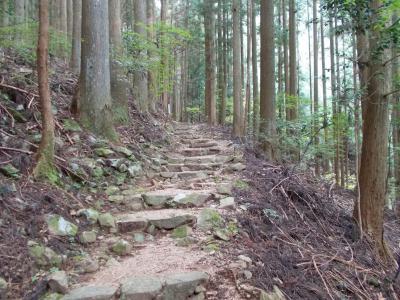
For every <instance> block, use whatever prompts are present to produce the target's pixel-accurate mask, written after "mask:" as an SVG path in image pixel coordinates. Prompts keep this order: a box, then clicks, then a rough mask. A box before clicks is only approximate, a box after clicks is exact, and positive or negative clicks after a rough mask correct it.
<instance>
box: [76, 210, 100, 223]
mask: <svg viewBox="0 0 400 300" xmlns="http://www.w3.org/2000/svg"><path fill="white" fill-rule="evenodd" d="M78 216H85V217H86V219H87V220H88V221H89V223H90V224H96V223H97V220H98V219H99V212H98V211H97V210H95V209H93V208H87V209H81V210H79V211H78Z"/></svg>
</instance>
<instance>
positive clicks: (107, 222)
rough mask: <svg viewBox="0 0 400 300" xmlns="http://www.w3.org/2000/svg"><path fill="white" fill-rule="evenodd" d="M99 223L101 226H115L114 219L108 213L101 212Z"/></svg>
mask: <svg viewBox="0 0 400 300" xmlns="http://www.w3.org/2000/svg"><path fill="white" fill-rule="evenodd" d="M99 224H100V226H103V227H109V228H115V219H114V217H113V216H112V215H111V214H110V213H105V214H101V215H99Z"/></svg>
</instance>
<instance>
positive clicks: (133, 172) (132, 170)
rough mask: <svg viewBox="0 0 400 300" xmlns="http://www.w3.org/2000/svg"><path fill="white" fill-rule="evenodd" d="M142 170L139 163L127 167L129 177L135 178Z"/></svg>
mask: <svg viewBox="0 0 400 300" xmlns="http://www.w3.org/2000/svg"><path fill="white" fill-rule="evenodd" d="M142 171H143V169H142V166H141V164H140V163H135V164H131V165H129V167H128V173H129V175H130V176H131V177H136V176H138V175H140V174H141V173H142Z"/></svg>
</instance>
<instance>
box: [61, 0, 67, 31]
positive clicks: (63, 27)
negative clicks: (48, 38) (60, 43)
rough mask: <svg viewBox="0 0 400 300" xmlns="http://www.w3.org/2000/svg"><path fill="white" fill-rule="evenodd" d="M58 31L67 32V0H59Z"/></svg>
mask: <svg viewBox="0 0 400 300" xmlns="http://www.w3.org/2000/svg"><path fill="white" fill-rule="evenodd" d="M60 26H61V27H60V31H61V32H62V33H64V34H67V33H68V22H67V0H60Z"/></svg>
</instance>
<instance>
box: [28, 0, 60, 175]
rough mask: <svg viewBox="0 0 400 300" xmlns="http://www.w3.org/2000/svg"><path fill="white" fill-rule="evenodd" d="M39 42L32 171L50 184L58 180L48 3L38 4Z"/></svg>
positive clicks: (41, 1)
mask: <svg viewBox="0 0 400 300" xmlns="http://www.w3.org/2000/svg"><path fill="white" fill-rule="evenodd" d="M39 16H40V17H39V19H40V21H39V40H38V48H37V71H38V81H39V96H40V107H41V113H42V138H41V141H40V145H39V148H38V150H37V153H36V159H37V164H36V166H35V169H34V171H33V173H34V176H35V177H36V178H42V179H46V180H49V181H52V182H56V181H57V180H58V177H57V172H56V169H55V167H54V118H53V112H52V108H51V100H50V87H49V71H48V52H49V50H48V49H49V2H48V0H40V2H39Z"/></svg>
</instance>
